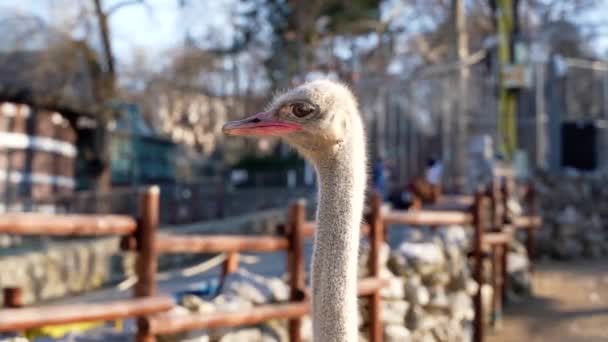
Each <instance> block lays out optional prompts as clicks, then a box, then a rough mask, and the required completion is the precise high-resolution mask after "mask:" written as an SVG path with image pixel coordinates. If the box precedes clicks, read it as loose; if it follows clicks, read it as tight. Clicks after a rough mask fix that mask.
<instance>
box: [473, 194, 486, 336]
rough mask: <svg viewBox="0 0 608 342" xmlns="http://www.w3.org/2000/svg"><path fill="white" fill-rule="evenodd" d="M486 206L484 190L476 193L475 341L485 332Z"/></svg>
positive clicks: (474, 255) (474, 236)
mask: <svg viewBox="0 0 608 342" xmlns="http://www.w3.org/2000/svg"><path fill="white" fill-rule="evenodd" d="M484 210H485V206H484V195H483V192H482V191H479V190H478V191H477V192H476V193H475V204H474V205H473V225H474V229H475V233H474V235H473V260H474V266H473V267H474V269H473V278H474V279H475V281H476V282H477V284H479V286H478V290H477V293H476V294H475V296H474V297H473V305H474V308H475V318H474V320H473V342H482V341H483V334H484V329H483V328H484V326H483V318H484V317H483V315H484V313H483V299H482V296H481V288H482V286H483V250H482V243H483V233H484V229H485V227H484V223H485V220H486V218H485V212H484Z"/></svg>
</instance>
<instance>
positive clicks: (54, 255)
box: [0, 209, 286, 303]
mask: <svg viewBox="0 0 608 342" xmlns="http://www.w3.org/2000/svg"><path fill="white" fill-rule="evenodd" d="M285 213H286V211H285V210H283V209H281V210H266V211H260V212H257V213H252V214H248V215H242V216H238V217H234V218H230V219H225V220H221V221H209V222H204V223H197V224H190V225H181V226H166V227H162V230H163V231H164V232H173V233H180V234H194V233H202V234H213V233H215V234H218V233H221V234H273V233H275V229H276V226H277V224H278V223H280V222H283V221H284V219H285ZM2 239H4V238H2ZM119 242H120V239H119V238H117V237H111V238H98V239H78V240H65V239H62V240H56V239H55V240H53V239H52V240H49V241H47V240H37V245H36V246H35V249H29V248H28V249H22V250H17V249H15V250H14V252H15V253H16V255H6V254H5V255H6V256H2V257H0V288H2V287H7V286H20V287H23V288H24V299H25V301H26V303H31V302H36V301H41V300H46V299H51V298H58V297H62V296H65V295H69V294H76V293H81V292H85V291H89V290H92V289H96V288H99V287H101V286H104V285H108V284H112V283H116V282H118V281H121V280H123V279H125V277H127V276H130V275H133V274H134V268H133V267H134V262H135V255H134V254H133V253H125V252H122V251H121V250H120V246H119ZM204 258H206V256H204V255H179V254H178V255H163V256H161V257H160V258H159V268H160V269H161V270H166V269H170V268H175V267H180V266H184V265H187V264H188V263H191V262H196V261H201V260H203V259H204ZM0 301H1V299H0Z"/></svg>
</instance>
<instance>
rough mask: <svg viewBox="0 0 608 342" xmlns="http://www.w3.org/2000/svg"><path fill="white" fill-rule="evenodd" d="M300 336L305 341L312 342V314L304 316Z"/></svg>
mask: <svg viewBox="0 0 608 342" xmlns="http://www.w3.org/2000/svg"><path fill="white" fill-rule="evenodd" d="M300 337H301V338H302V341H303V342H312V320H311V319H310V316H305V317H304V318H302V329H301V330H300Z"/></svg>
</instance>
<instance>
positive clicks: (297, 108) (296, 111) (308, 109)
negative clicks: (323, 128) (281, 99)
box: [291, 102, 315, 118]
mask: <svg viewBox="0 0 608 342" xmlns="http://www.w3.org/2000/svg"><path fill="white" fill-rule="evenodd" d="M314 111H315V107H314V106H313V105H311V104H308V103H303V102H298V103H294V104H292V105H291V112H292V113H293V115H295V116H297V117H298V118H303V117H305V116H307V115H310V114H312V113H313V112H314Z"/></svg>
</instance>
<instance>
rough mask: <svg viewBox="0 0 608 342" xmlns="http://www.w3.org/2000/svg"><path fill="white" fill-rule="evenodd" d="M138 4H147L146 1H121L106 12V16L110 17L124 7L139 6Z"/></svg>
mask: <svg viewBox="0 0 608 342" xmlns="http://www.w3.org/2000/svg"><path fill="white" fill-rule="evenodd" d="M137 4H145V0H126V1H121V2H119V3H117V4H115V5H114V6H112V7H110V8H109V9H108V10H107V11H106V15H107V16H110V15H112V13H114V12H116V11H118V10H119V9H121V8H123V7H127V6H131V5H137Z"/></svg>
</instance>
